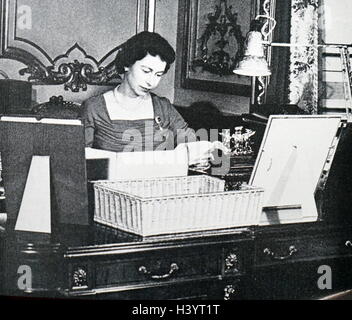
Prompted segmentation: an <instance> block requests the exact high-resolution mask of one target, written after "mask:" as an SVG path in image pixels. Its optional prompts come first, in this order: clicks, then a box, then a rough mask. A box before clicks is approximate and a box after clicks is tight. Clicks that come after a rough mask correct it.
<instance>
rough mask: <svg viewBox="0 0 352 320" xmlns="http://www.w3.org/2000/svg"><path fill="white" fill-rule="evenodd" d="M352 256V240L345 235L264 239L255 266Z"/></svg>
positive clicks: (257, 249) (258, 243)
mask: <svg viewBox="0 0 352 320" xmlns="http://www.w3.org/2000/svg"><path fill="white" fill-rule="evenodd" d="M349 255H352V240H350V239H349V238H348V237H345V236H343V235H333V236H329V237H328V236H326V237H319V238H314V237H300V238H297V237H295V238H293V237H292V238H289V239H262V240H261V241H258V242H257V244H256V249H255V265H256V266H263V265H271V264H278V263H291V262H295V261H299V260H314V259H322V258H331V257H335V256H349Z"/></svg>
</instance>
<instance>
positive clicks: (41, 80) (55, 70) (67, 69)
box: [19, 43, 121, 92]
mask: <svg viewBox="0 0 352 320" xmlns="http://www.w3.org/2000/svg"><path fill="white" fill-rule="evenodd" d="M75 53H76V56H77V55H80V56H81V57H80V60H77V59H73V58H71V56H75ZM80 61H85V62H80ZM56 66H58V67H56ZM19 73H20V74H21V75H25V74H29V77H28V81H31V82H35V83H37V84H64V89H65V90H71V91H72V92H79V91H80V89H82V90H83V91H86V90H87V85H100V84H109V83H112V84H117V83H119V82H120V81H121V77H120V75H119V74H118V73H117V72H116V69H115V67H114V63H113V62H112V63H110V64H109V65H108V66H106V67H101V66H99V63H98V62H97V61H96V60H95V59H94V58H93V57H90V56H88V55H87V54H86V52H85V51H84V50H83V49H82V48H81V47H80V46H79V45H78V44H77V43H76V44H75V45H74V46H73V47H72V48H70V49H69V50H68V51H67V52H66V53H65V54H63V55H60V56H58V57H56V58H55V59H54V63H53V65H52V66H48V67H43V66H42V65H41V64H39V63H29V65H28V67H27V68H24V69H21V70H20V71H19Z"/></svg>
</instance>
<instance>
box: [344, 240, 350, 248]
mask: <svg viewBox="0 0 352 320" xmlns="http://www.w3.org/2000/svg"><path fill="white" fill-rule="evenodd" d="M345 246H346V247H348V248H351V247H352V242H351V240H347V241H346V242H345Z"/></svg>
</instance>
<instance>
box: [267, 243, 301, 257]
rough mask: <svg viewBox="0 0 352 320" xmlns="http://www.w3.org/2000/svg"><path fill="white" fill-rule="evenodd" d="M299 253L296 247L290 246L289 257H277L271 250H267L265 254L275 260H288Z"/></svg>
mask: <svg viewBox="0 0 352 320" xmlns="http://www.w3.org/2000/svg"><path fill="white" fill-rule="evenodd" d="M297 251H298V250H297V249H296V247H295V246H290V247H289V248H288V255H286V256H277V255H276V254H275V252H273V251H271V250H270V249H269V248H265V249H264V251H263V252H264V253H265V254H266V255H268V256H270V258H272V259H273V260H287V259H289V258H291V257H292V256H293V255H294V254H295V253H296V252H297Z"/></svg>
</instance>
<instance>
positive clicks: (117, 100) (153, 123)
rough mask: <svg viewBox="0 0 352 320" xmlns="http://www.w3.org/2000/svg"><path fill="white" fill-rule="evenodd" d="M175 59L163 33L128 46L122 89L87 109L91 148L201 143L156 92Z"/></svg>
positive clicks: (123, 52)
mask: <svg viewBox="0 0 352 320" xmlns="http://www.w3.org/2000/svg"><path fill="white" fill-rule="evenodd" d="M174 60H175V51H174V49H173V48H172V47H171V46H170V44H169V43H168V42H167V40H165V39H164V38H163V37H161V36H160V35H159V34H157V33H153V32H147V31H144V32H141V33H139V34H137V35H135V36H133V37H132V38H130V39H129V40H127V41H126V42H125V43H124V44H122V46H121V49H120V50H119V52H118V53H117V56H116V59H115V63H116V68H117V71H118V72H119V73H120V74H122V77H123V79H122V82H121V84H119V85H118V86H117V87H116V88H115V89H113V90H111V91H108V92H106V93H104V94H103V95H98V96H95V97H92V98H90V99H88V100H87V101H85V102H84V103H83V105H82V106H83V114H82V115H81V116H82V118H83V121H84V125H85V135H86V146H87V147H93V148H96V149H104V150H109V151H114V152H125V151H151V150H168V149H174V147H175V146H176V145H177V144H178V143H181V142H187V141H195V133H194V131H193V130H192V129H190V128H188V125H187V123H186V122H185V121H184V119H183V118H182V117H181V115H180V114H179V113H178V111H177V110H176V109H175V108H174V107H173V106H172V104H171V103H170V101H169V100H168V99H167V98H162V97H159V96H157V95H156V94H154V93H152V90H153V89H155V88H156V87H157V86H158V84H159V82H160V80H161V79H162V77H163V76H164V75H165V74H166V72H167V71H168V70H169V68H170V65H171V64H172V63H173V62H174Z"/></svg>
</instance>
